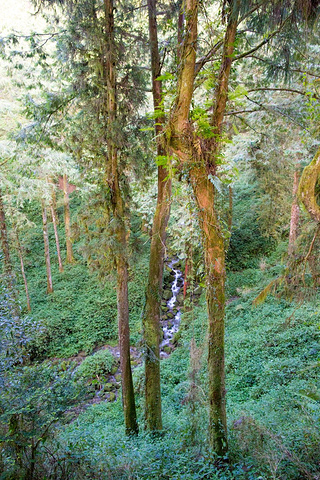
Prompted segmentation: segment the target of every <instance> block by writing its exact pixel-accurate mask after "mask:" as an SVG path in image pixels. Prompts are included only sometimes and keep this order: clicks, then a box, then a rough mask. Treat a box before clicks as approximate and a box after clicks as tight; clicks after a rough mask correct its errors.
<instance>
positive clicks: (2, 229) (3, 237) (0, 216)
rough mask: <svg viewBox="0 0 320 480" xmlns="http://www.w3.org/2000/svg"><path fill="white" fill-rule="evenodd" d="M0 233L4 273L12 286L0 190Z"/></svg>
mask: <svg viewBox="0 0 320 480" xmlns="http://www.w3.org/2000/svg"><path fill="white" fill-rule="evenodd" d="M0 233H1V247H2V252H3V260H4V262H3V264H4V273H5V275H6V276H7V277H8V280H9V283H10V285H11V286H13V274H12V264H11V258H10V250H9V242H8V234H7V224H6V216H5V211H4V205H3V199H2V192H1V190H0Z"/></svg>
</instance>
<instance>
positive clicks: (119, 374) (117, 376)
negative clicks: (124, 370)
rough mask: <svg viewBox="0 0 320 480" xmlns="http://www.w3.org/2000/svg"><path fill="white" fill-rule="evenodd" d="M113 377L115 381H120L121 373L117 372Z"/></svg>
mask: <svg viewBox="0 0 320 480" xmlns="http://www.w3.org/2000/svg"><path fill="white" fill-rule="evenodd" d="M115 379H116V380H117V382H121V373H117V375H115Z"/></svg>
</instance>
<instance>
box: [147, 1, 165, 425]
mask: <svg viewBox="0 0 320 480" xmlns="http://www.w3.org/2000/svg"><path fill="white" fill-rule="evenodd" d="M148 14H149V39H150V40H149V41H150V50H151V67H152V91H153V104H154V112H155V114H157V113H159V115H157V116H155V133H156V137H157V155H158V156H166V155H167V151H166V149H165V146H164V137H163V120H164V119H163V116H162V115H160V110H161V101H162V92H161V89H162V86H161V81H159V80H157V78H158V77H159V75H160V73H161V72H160V70H161V66H160V55H159V49H158V32H157V18H156V0H148ZM170 197H171V179H170V178H169V176H168V171H167V169H166V168H165V167H164V166H159V167H158V197H157V207H156V211H155V214H154V218H153V226H152V236H151V247H150V261H149V275H148V284H147V288H146V304H145V309H144V315H143V335H144V344H145V349H146V351H145V427H146V428H147V429H148V430H151V431H157V430H161V429H162V418H161V391H160V347H159V345H160V316H161V293H162V280H163V268H164V256H165V248H166V228H167V225H168V220H169V215H170Z"/></svg>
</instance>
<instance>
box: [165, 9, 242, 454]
mask: <svg viewBox="0 0 320 480" xmlns="http://www.w3.org/2000/svg"><path fill="white" fill-rule="evenodd" d="M231 5H233V4H232V3H231ZM185 10H186V14H185V18H186V28H185V38H184V48H183V53H182V59H181V63H180V70H179V78H178V92H177V97H176V102H175V105H174V108H173V111H172V113H171V118H170V120H171V121H170V124H169V130H168V136H169V137H170V145H171V147H172V148H173V150H174V151H175V153H176V154H177V156H178V157H179V159H180V162H181V164H185V165H186V166H187V167H188V169H189V176H190V180H191V184H192V187H193V192H194V196H195V199H196V203H197V207H198V215H199V220H200V228H201V231H202V238H203V247H204V254H205V273H206V287H207V288H206V300H207V311H208V323H209V329H208V330H209V331H208V370H209V405H210V409H209V441H210V447H211V448H212V449H214V450H215V451H216V453H217V454H218V455H224V454H225V453H226V451H227V424H226V407H225V372H224V309H225V251H224V241H223V237H222V234H221V230H220V226H219V222H218V218H217V214H216V211H215V203H214V200H215V198H214V186H213V184H212V182H211V181H210V179H209V174H211V175H214V174H215V170H216V163H217V162H216V160H217V155H218V153H219V148H220V144H221V129H222V121H223V116H224V113H225V108H226V102H227V96H228V83H229V75H230V70H231V62H232V57H233V51H234V42H235V35H236V31H237V17H238V15H237V13H236V12H232V14H230V15H229V21H228V25H227V29H226V34H225V39H224V50H223V56H222V61H221V67H220V72H219V76H218V79H217V89H216V94H215V109H214V112H213V116H212V120H211V126H212V129H213V133H214V136H213V137H212V138H211V139H207V140H206V139H200V138H198V137H197V136H196V135H195V132H194V131H193V129H192V126H191V124H190V122H189V111H190V104H191V99H192V95H193V86H194V76H195V60H196V43H197V14H198V1H197V0H186V2H185Z"/></svg>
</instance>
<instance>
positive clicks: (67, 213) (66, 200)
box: [63, 174, 74, 263]
mask: <svg viewBox="0 0 320 480" xmlns="http://www.w3.org/2000/svg"><path fill="white" fill-rule="evenodd" d="M68 186H69V183H68V177H67V175H66V174H64V175H63V202H64V227H65V232H66V246H67V263H73V262H74V258H73V253H72V243H71V228H70V201H69V191H68Z"/></svg>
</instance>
